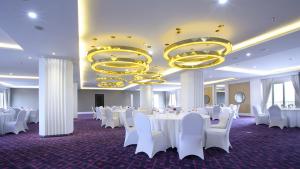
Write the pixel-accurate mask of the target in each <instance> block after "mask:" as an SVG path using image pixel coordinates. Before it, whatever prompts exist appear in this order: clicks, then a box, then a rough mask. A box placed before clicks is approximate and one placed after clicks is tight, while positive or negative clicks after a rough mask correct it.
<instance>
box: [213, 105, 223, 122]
mask: <svg viewBox="0 0 300 169" xmlns="http://www.w3.org/2000/svg"><path fill="white" fill-rule="evenodd" d="M220 113H221V107H220V106H214V107H213V111H212V117H211V118H212V119H213V120H216V119H219V115H220Z"/></svg>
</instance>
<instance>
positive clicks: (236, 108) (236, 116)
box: [229, 104, 239, 119]
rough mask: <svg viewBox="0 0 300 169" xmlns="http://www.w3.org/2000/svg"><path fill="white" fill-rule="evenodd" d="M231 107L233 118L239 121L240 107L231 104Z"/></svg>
mask: <svg viewBox="0 0 300 169" xmlns="http://www.w3.org/2000/svg"><path fill="white" fill-rule="evenodd" d="M229 107H230V108H231V110H232V112H233V113H234V116H233V118H234V119H237V118H239V110H238V109H239V105H235V104H230V105H229Z"/></svg>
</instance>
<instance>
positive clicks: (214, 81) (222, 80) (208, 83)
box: [204, 77, 236, 85]
mask: <svg viewBox="0 0 300 169" xmlns="http://www.w3.org/2000/svg"><path fill="white" fill-rule="evenodd" d="M231 80H236V78H233V77H231V78H225V79H219V80H213V81H207V82H204V85H210V84H215V83H222V82H227V81H231Z"/></svg>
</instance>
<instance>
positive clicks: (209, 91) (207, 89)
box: [204, 86, 213, 105]
mask: <svg viewBox="0 0 300 169" xmlns="http://www.w3.org/2000/svg"><path fill="white" fill-rule="evenodd" d="M204 95H207V96H208V97H209V102H208V104H209V105H212V102H213V96H212V87H211V86H208V87H205V88H204Z"/></svg>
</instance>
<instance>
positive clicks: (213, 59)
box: [164, 37, 232, 69]
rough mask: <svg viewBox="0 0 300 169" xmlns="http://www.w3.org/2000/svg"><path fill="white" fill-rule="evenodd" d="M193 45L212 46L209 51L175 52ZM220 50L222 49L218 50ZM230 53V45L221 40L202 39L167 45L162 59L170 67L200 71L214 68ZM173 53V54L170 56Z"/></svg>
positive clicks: (214, 38) (212, 38)
mask: <svg viewBox="0 0 300 169" xmlns="http://www.w3.org/2000/svg"><path fill="white" fill-rule="evenodd" d="M193 45H206V46H209V45H214V48H213V47H210V48H209V49H211V50H195V51H188V52H180V51H179V52H178V53H176V54H174V53H175V52H176V50H183V48H184V47H189V46H193ZM220 48H222V49H220ZM231 51H232V44H231V43H230V42H229V41H228V40H226V39H222V38H217V37H203V38H193V39H187V40H182V41H179V42H176V43H173V44H171V45H169V46H168V47H167V48H165V50H164V58H165V59H166V60H167V61H168V62H169V65H170V66H171V67H175V68H181V69H200V68H208V67H212V66H216V65H218V64H221V63H223V62H224V61H225V56H226V55H228V54H229V53H230V52H231ZM172 53H173V54H172Z"/></svg>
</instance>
